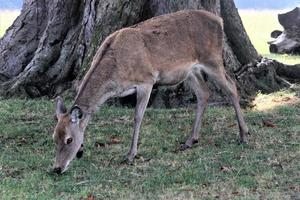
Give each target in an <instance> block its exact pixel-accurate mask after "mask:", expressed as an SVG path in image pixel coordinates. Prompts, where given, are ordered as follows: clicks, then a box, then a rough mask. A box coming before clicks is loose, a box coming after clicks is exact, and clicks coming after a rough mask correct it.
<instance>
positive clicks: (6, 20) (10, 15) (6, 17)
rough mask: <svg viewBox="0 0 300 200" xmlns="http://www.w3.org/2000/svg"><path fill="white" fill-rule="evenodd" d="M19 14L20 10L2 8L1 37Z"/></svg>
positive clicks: (0, 17) (0, 11)
mask: <svg viewBox="0 0 300 200" xmlns="http://www.w3.org/2000/svg"><path fill="white" fill-rule="evenodd" d="M19 14H20V11H18V10H0V38H1V37H2V36H3V35H4V33H5V31H6V29H8V27H9V26H10V25H12V23H13V22H14V20H15V19H16V17H17V16H18V15H19Z"/></svg>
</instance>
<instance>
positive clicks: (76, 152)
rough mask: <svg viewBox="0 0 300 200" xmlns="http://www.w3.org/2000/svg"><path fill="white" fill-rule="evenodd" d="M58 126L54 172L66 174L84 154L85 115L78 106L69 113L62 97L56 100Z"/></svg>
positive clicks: (55, 140)
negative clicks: (74, 160) (71, 163)
mask: <svg viewBox="0 0 300 200" xmlns="http://www.w3.org/2000/svg"><path fill="white" fill-rule="evenodd" d="M56 117H57V120H58V122H57V125H56V127H55V130H54V134H53V140H54V143H55V146H56V156H55V163H54V166H53V172H55V173H57V174H60V173H63V172H65V171H66V170H67V169H68V167H69V164H70V162H71V161H72V160H73V159H74V158H75V157H76V156H77V157H78V158H80V157H81V156H82V154H83V138H84V128H85V127H84V123H83V118H84V114H83V112H82V110H81V109H80V108H79V107H78V106H73V107H72V108H71V109H70V111H69V112H68V111H67V109H66V107H65V106H64V103H63V100H62V98H60V97H57V98H56Z"/></svg>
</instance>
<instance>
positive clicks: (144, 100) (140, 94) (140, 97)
mask: <svg viewBox="0 0 300 200" xmlns="http://www.w3.org/2000/svg"><path fill="white" fill-rule="evenodd" d="M151 91H152V85H139V86H138V87H137V88H136V93H137V94H136V96H137V102H136V107H135V117H134V131H133V136H132V141H131V147H130V150H129V152H128V154H127V163H129V164H132V163H133V160H134V157H135V156H136V154H137V144H138V139H139V132H140V127H141V123H142V119H143V116H144V113H145V110H146V108H147V104H148V102H149V98H150V94H151Z"/></svg>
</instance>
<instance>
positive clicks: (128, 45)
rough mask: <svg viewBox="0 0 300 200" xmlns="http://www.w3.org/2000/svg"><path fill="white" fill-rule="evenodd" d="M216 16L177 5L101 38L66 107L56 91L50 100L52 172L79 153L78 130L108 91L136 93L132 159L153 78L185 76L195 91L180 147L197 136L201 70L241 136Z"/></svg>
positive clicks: (203, 93) (203, 95)
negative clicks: (228, 105)
mask: <svg viewBox="0 0 300 200" xmlns="http://www.w3.org/2000/svg"><path fill="white" fill-rule="evenodd" d="M222 49H223V25H222V20H221V18H219V17H217V16H215V15H214V14H211V13H209V12H205V11H180V12H176V13H172V14H167V15H162V16H159V17H155V18H152V19H150V20H147V21H145V22H142V23H140V24H137V25H135V26H132V27H129V28H124V29H121V30H119V31H116V32H114V33H113V34H111V35H110V36H109V37H107V38H106V39H105V41H104V42H103V44H102V45H101V46H100V48H99V49H98V51H97V53H96V55H95V57H94V58H93V61H92V64H91V68H90V69H89V71H88V72H87V74H86V75H85V77H84V79H83V81H82V83H81V85H80V89H79V92H78V94H77V97H76V99H75V102H74V105H73V106H72V107H71V109H70V110H69V111H67V109H66V108H65V106H64V104H63V101H62V99H61V98H60V97H58V98H57V101H56V115H57V118H58V123H57V125H56V128H55V131H54V135H53V138H54V141H55V143H56V158H55V163H54V172H56V173H63V172H64V171H66V170H67V169H68V166H69V163H70V162H71V161H72V160H73V159H74V158H75V157H76V154H77V155H78V156H80V155H81V154H82V144H83V138H84V131H85V128H86V127H87V125H88V122H89V120H90V118H91V115H92V113H94V112H95V111H96V110H97V109H98V107H99V106H100V105H101V104H103V103H104V102H105V101H106V100H107V99H109V98H111V97H123V96H126V95H130V94H134V93H136V95H137V104H136V108H135V117H134V122H135V124H134V131H133V137H132V142H131V147H130V150H129V152H128V154H127V161H128V162H133V160H134V157H135V156H136V154H137V144H138V137H139V132H140V126H141V122H142V118H143V116H144V112H145V109H146V107H147V104H148V101H149V97H150V94H151V90H152V87H153V85H154V84H157V85H176V84H179V83H181V82H183V81H187V83H188V84H189V86H190V87H191V88H192V90H193V91H194V93H195V95H196V97H197V101H198V102H197V111H196V117H195V121H194V124H193V128H192V131H191V135H190V136H189V138H188V139H187V140H186V142H185V144H183V145H182V146H181V150H185V149H188V148H190V147H192V145H193V144H194V143H196V142H197V141H198V138H199V130H200V125H201V120H202V117H203V112H204V110H205V108H206V106H207V100H208V97H209V91H208V88H207V86H206V84H205V80H204V78H203V74H205V75H206V76H208V77H210V79H212V80H214V82H215V83H216V84H217V85H218V86H219V87H220V88H222V89H223V90H224V91H225V92H226V94H227V95H228V96H229V98H230V99H231V101H232V103H233V106H234V109H235V112H236V116H237V120H238V124H239V129H240V142H242V143H246V142H247V134H248V128H247V126H246V124H245V121H244V118H243V114H242V111H241V108H240V105H239V97H238V94H237V89H236V86H235V83H234V81H233V80H232V79H231V78H230V77H229V76H228V75H227V74H226V72H225V69H224V66H223V59H222Z"/></svg>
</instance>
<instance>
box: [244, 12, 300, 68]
mask: <svg viewBox="0 0 300 200" xmlns="http://www.w3.org/2000/svg"><path fill="white" fill-rule="evenodd" d="M284 12H286V11H285V10H258V11H257V10H239V13H240V16H241V18H242V21H243V24H244V26H245V29H246V31H247V33H248V35H249V37H250V39H251V41H252V43H253V45H254V47H255V48H256V49H257V51H258V52H259V53H260V54H261V55H262V56H264V57H268V58H271V59H275V60H278V61H279V62H282V63H286V64H299V63H300V56H291V55H279V54H271V53H270V51H269V45H268V43H267V42H268V41H272V40H274V39H273V38H271V36H270V35H271V32H272V31H274V30H283V28H282V27H281V25H280V24H279V22H278V17H277V15H278V14H279V13H284Z"/></svg>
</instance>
